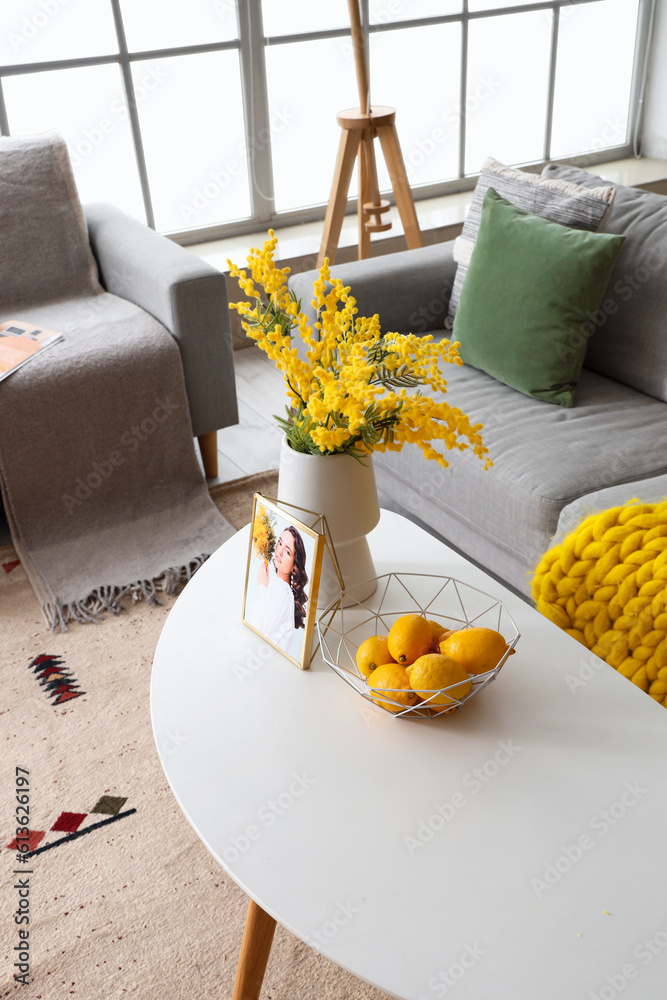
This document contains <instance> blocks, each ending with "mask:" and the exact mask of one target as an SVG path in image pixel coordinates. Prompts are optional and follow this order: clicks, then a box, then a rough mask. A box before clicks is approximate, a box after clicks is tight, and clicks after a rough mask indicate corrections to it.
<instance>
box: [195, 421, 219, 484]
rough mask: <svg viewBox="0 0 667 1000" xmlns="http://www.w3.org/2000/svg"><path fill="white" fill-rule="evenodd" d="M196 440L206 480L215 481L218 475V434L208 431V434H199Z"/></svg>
mask: <svg viewBox="0 0 667 1000" xmlns="http://www.w3.org/2000/svg"><path fill="white" fill-rule="evenodd" d="M197 440H198V441H199V450H200V452H201V460H202V462H203V463H204V473H205V475H206V478H207V479H215V478H216V476H217V475H218V432H217V431H210V432H209V433H208V434H200V435H199V437H198V438H197Z"/></svg>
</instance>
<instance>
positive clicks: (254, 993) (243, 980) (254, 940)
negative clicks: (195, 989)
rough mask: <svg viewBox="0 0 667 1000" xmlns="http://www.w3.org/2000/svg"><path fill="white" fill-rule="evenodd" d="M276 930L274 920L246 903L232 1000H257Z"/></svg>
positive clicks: (258, 907)
mask: <svg viewBox="0 0 667 1000" xmlns="http://www.w3.org/2000/svg"><path fill="white" fill-rule="evenodd" d="M275 929H276V922H275V920H274V919H273V917H270V916H269V915H268V913H265V912H264V910H263V909H262V908H261V906H258V905H257V903H255V901H254V900H252V899H251V900H249V901H248V913H247V914H246V918H245V928H244V930H243V941H242V942H241V953H240V955H239V961H238V965H237V967H236V979H235V980H234V992H233V994H232V1000H259V994H260V991H261V989H262V982H263V980H264V972H265V970H266V963H267V962H268V960H269V953H270V951H271V942H272V941H273V933H274V931H275Z"/></svg>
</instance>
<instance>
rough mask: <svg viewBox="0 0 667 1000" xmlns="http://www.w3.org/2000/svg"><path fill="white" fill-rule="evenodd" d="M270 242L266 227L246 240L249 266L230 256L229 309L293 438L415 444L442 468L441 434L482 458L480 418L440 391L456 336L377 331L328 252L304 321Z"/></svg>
mask: <svg viewBox="0 0 667 1000" xmlns="http://www.w3.org/2000/svg"><path fill="white" fill-rule="evenodd" d="M276 245H277V239H276V237H275V235H274V233H273V230H269V239H268V240H266V241H265V243H264V246H263V248H262V249H261V250H259V249H256V248H251V250H250V254H249V256H248V266H249V268H250V274H247V272H246V271H244V270H241V269H240V268H238V267H237V266H236V265H235V264H233V263H232V262H231V261H227V263H228V265H229V269H230V274H231V276H232V277H234V278H237V279H238V282H239V285H240V287H241V289H242V291H243V292H244V293H245V294H246V296H247V299H248V301H242V302H233V303H230V309H236V310H237V311H238V313H239V315H240V317H241V323H242V326H243V329H244V330H245V331H246V334H247V335H248V336H249V337H251V338H252V339H253V340H254V341H255V342H256V344H257V346H258V347H259V348H260V350H262V351H264V352H265V354H266V355H267V357H269V358H270V359H271V361H273V362H274V364H275V365H276V367H277V369H278V370H279V371H280V372H281V373H282V375H283V378H284V379H285V386H286V390H287V397H288V406H287V407H286V410H287V417H286V418H285V417H276V420H277V421H278V423H279V424H280V426H281V427H282V428H283V430H284V431H285V434H286V435H287V439H288V441H289V443H290V445H291V446H292V448H294V450H295V451H300V452H306V453H309V454H313V455H332V454H337V453H340V452H345V453H347V454H350V455H353V456H354V457H355V458H358V459H363V457H364V456H366V455H369V454H371V453H372V452H374V451H379V452H383V451H400V450H401V448H402V447H403V445H405V444H416V445H417V446H418V447H419V448H421V450H422V452H423V453H424V455H425V457H426V458H427V459H433V460H434V461H436V462H438V463H439V464H440V465H441V466H443V468H446V467H447V466H448V465H449V462H448V461H447V459H446V458H445V456H444V454H443V451H442V450H441V449H438V448H436V447H435V446H434V443H439V444H440V445H441V446H442V448H444V450H446V451H452V450H459V451H463V450H465V449H467V448H472V450H473V453H474V454H475V455H476V456H477V457H478V458H479V459H480V460H482V461H483V462H484V463H485V464H484V467H485V468H489V466H491V465H492V462H491V460H490V458H489V457H488V448H486V447H485V445H484V443H483V440H482V436H481V433H480V432H481V431H482V424H474V425H473V424H471V423H470V420H469V418H468V417H467V416H466V414H465V413H463V412H462V411H461V410H460V409H458V408H457V407H452V406H450V405H449V403H447V402H445V401H444V400H443V399H442V398H440V397H441V396H443V395H444V394H445V393H446V392H447V382H446V380H445V379H444V377H443V375H442V373H441V371H440V365H441V364H456V365H461V364H462V361H461V359H460V357H459V354H458V350H457V348H458V346H459V345H458V344H457V343H450V342H449V341H448V340H441V341H439V342H435V341H434V340H433V337H432V336H431V335H430V334H429V335H427V336H425V337H418V336H416V335H415V334H412V333H409V334H400V333H386V334H382V331H381V329H380V320H379V317H378V316H377V315H376V316H371V317H365V316H357V308H356V301H355V299H354V297H353V296H352V295H351V294H350V288H348V287H346V286H345V285H343V282H342V281H341V280H340V279H339V278H332V277H331V273H330V271H329V263H328V261H326V260H325V262H324V265H323V266H322V267H321V268H320V272H319V277H318V278H317V279H316V281H315V283H314V285H313V300H312V304H313V308H314V309H316V310H317V321H316V322H315V323H314V325H313V326H311V325H310V324H309V322H308V317H307V316H306V314H305V313H303V312H302V311H301V303H300V302H299V301H298V300H297V298H296V296H295V295H294V293H293V292H292V291H290V290H289V289H288V287H287V275H288V274H289V271H290V269H289V268H288V267H284V268H279V267H276V265H275V262H274V259H273V257H274V253H275V249H276ZM258 285H259V286H260V288H261V291H259V290H258V288H257V286H258ZM253 302H254V304H253ZM297 345H298V346H297ZM420 387H424V389H425V390H426V391H427V394H426V395H425V394H424V393H423V392H422V389H421V388H420Z"/></svg>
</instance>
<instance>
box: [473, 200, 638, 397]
mask: <svg viewBox="0 0 667 1000" xmlns="http://www.w3.org/2000/svg"><path fill="white" fill-rule="evenodd" d="M623 239H624V237H622V236H611V235H608V234H606V233H589V232H582V231H581V230H578V229H571V228H570V227H569V226H563V225H561V224H560V223H557V222H550V221H548V220H547V219H543V218H541V217H540V216H537V215H530V214H529V213H528V212H523V211H522V210H521V209H519V208H515V206H514V205H511V204H510V202H508V201H506V200H505V199H504V198H501V197H500V195H499V194H498V193H497V192H496V191H495V190H494V189H493V188H489V190H488V191H487V192H486V195H485V196H484V207H483V209H482V221H481V223H480V227H479V235H478V237H477V242H476V244H475V249H474V250H473V253H472V257H471V260H470V266H469V268H468V273H467V275H466V279H465V282H464V284H463V288H462V290H461V300H460V303H459V307H458V310H457V312H456V319H455V320H454V331H453V339H454V340H458V341H460V343H461V347H460V351H459V353H460V355H461V358H462V360H463V361H464V362H465V364H469V365H473V366H474V367H475V368H480V369H481V370H482V371H485V372H487V374H489V375H492V376H493V377H494V378H496V379H498V380H499V381H500V382H504V383H505V384H506V385H509V386H511V387H512V388H513V389H518V390H519V392H523V393H526V395H528V396H534V397H535V398H536V399H543V400H545V401H547V402H550V403H558V404H560V405H561V406H573V405H574V390H575V388H576V386H577V382H578V380H579V375H580V372H581V366H582V363H583V360H584V355H585V353H586V344H587V342H588V334H589V332H590V328H591V326H592V319H593V318H594V316H595V312H596V310H597V309H599V307H600V303H601V301H602V297H603V295H604V291H605V288H606V286H607V282H608V281H609V275H610V274H611V269H612V267H613V265H614V261H615V260H616V257H617V255H618V252H619V250H620V249H621V245H622V243H623Z"/></svg>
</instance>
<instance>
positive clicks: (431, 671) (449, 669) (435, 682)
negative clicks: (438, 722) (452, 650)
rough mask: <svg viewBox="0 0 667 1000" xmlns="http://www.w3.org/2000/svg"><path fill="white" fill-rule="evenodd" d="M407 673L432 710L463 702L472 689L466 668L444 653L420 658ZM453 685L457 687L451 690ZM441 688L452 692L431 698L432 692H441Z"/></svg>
mask: <svg viewBox="0 0 667 1000" xmlns="http://www.w3.org/2000/svg"><path fill="white" fill-rule="evenodd" d="M405 672H406V673H407V675H408V679H409V681H410V686H411V687H412V688H413V689H414V690H415V691H417V692H418V693H419V694H420V695H421V697H422V698H424V700H425V701H426V702H427V707H430V708H434V707H435V706H436V705H438V706H440V705H451V704H453V703H454V702H455V701H461V699H462V698H465V696H466V695H467V694H468V693H469V691H470V688H471V682H470V680H469V678H468V674H467V671H466V669H465V667H462V666H461V664H460V663H457V662H456V660H452V659H451V657H449V656H443V654H442V653H427V654H426V655H425V656H420V657H419V659H418V660H415V662H414V663H413V664H412V666H410V667H406V671H405ZM452 684H453V685H455V686H454V687H451V688H450V685H452ZM441 688H450V690H448V691H447V692H442V693H440V694H433V697H431V693H432V692H434V691H440V690H441Z"/></svg>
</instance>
